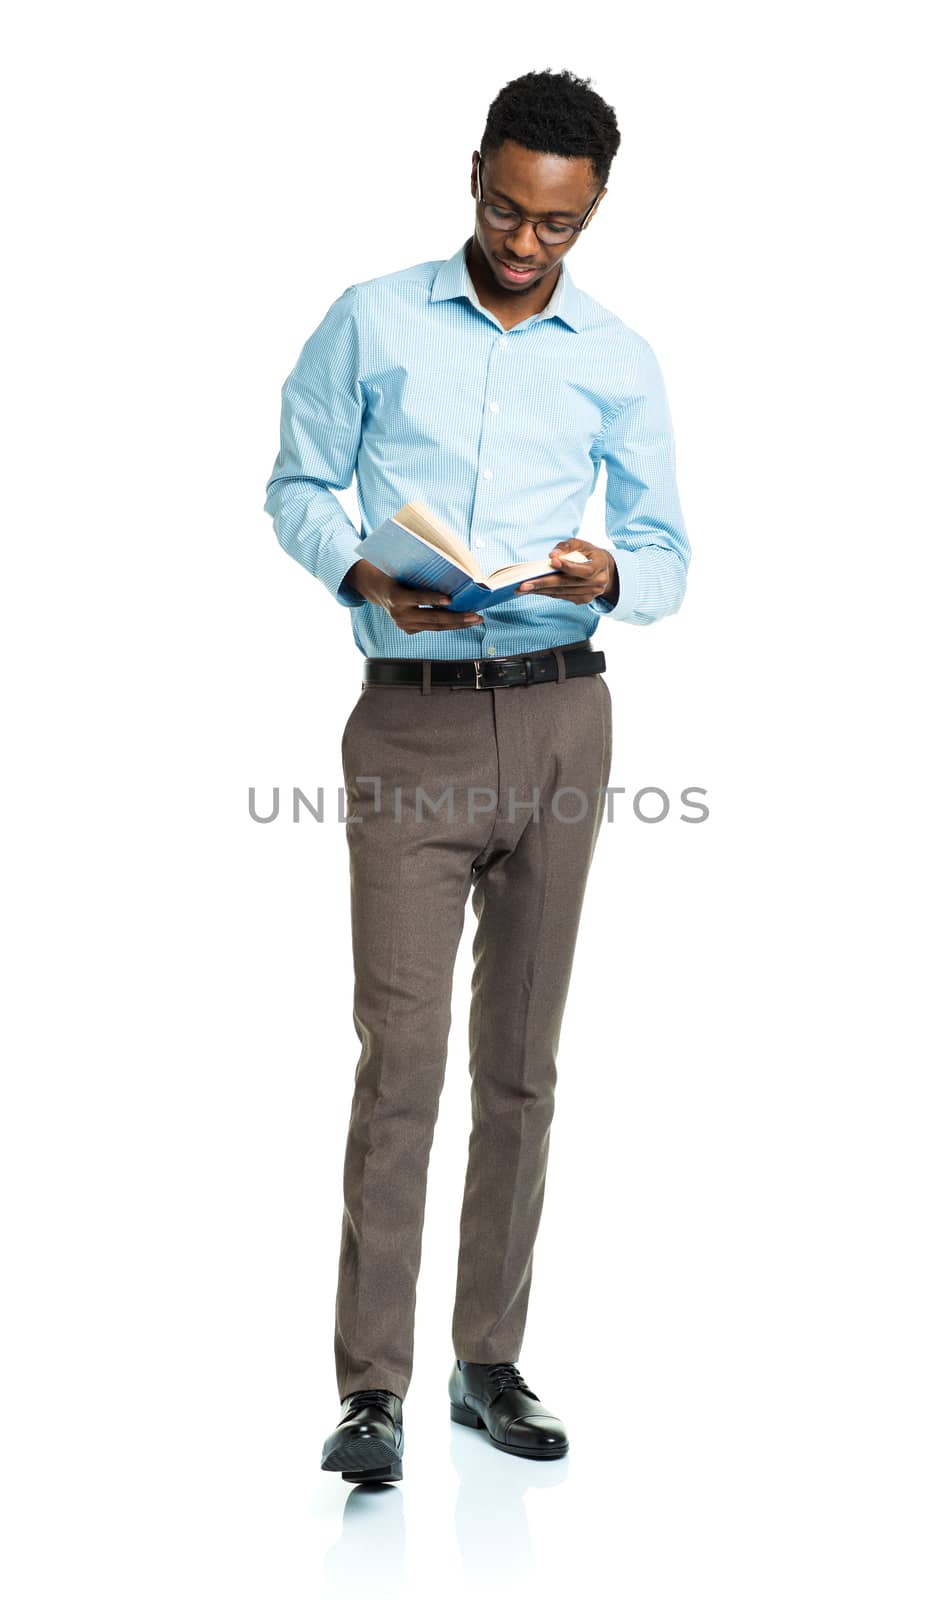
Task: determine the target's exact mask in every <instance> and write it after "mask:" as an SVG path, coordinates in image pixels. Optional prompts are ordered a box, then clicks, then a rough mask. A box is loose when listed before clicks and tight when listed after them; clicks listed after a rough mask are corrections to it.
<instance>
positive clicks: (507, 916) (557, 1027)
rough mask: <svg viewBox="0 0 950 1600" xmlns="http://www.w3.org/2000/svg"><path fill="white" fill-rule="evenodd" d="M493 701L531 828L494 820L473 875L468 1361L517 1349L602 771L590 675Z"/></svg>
mask: <svg viewBox="0 0 950 1600" xmlns="http://www.w3.org/2000/svg"><path fill="white" fill-rule="evenodd" d="M495 700H496V715H497V720H498V753H499V770H500V774H501V781H500V784H499V787H500V790H501V800H500V810H501V811H502V813H503V814H504V812H505V809H506V807H507V789H508V785H509V784H510V785H511V786H512V787H513V788H514V791H515V798H516V800H519V801H530V800H531V799H532V798H533V786H534V785H535V784H537V785H538V788H539V791H540V792H539V794H538V797H537V798H538V820H534V818H533V817H531V818H530V819H529V820H528V821H527V822H526V823H525V822H524V821H522V820H520V819H519V817H518V815H517V814H515V817H514V820H513V821H509V820H507V819H505V820H503V819H502V818H501V817H500V818H499V821H498V824H497V826H496V829H495V832H494V834H493V836H492V839H491V840H490V841H489V843H488V846H487V848H486V850H485V851H484V852H483V853H482V855H481V857H480V858H479V860H478V862H477V863H476V879H475V890H474V896H473V907H474V910H475V913H476V916H477V918H478V929H477V933H476V937H475V942H474V946H473V954H474V971H473V979H472V1003H471V1012H470V1019H469V1043H470V1072H471V1080H472V1088H471V1102H472V1131H471V1137H470V1142H469V1154H468V1168H467V1174H466V1181H465V1191H464V1199H463V1207H462V1217H461V1228H460V1241H459V1261H458V1279H457V1288H456V1300H455V1312H454V1319H453V1330H452V1331H453V1343H454V1349H455V1354H456V1355H457V1356H458V1357H460V1358H461V1359H462V1360H467V1361H479V1362H488V1361H515V1360H517V1359H518V1356H519V1353H520V1349H521V1343H522V1338H523V1334H524V1327H525V1320H526V1315H527V1306H528V1295H529V1290H530V1284H531V1273H532V1262H533V1250H534V1244H535V1239H536V1235H537V1232H538V1226H539V1222H540V1217H541V1209H542V1203H543V1198H544V1186H545V1177H546V1171H547V1161H548V1149H549V1138H550V1127H551V1121H552V1117H553V1113H554V1092H555V1081H556V1076H557V1073H556V1058H557V1050H558V1044H559V1040H560V1031H561V1022H562V1017H563V1012H564V1006H565V1002H566V998H567V991H568V984H569V980H570V974H571V969H572V964H573V958H574V951H575V946H576V940H577V934H578V928H579V923H580V916H581V909H582V904H583V898H584V891H585V887H586V882H587V876H588V869H589V866H590V862H591V858H592V855H593V851H594V846H595V844H596V840H597V836H598V834H599V830H600V826H601V822H602V817H603V810H604V793H603V791H604V789H605V787H606V784H607V781H608V777H609V770H610V760H611V710H610V695H609V691H608V690H607V686H606V683H605V681H604V680H603V679H602V678H600V677H599V676H597V675H594V676H591V677H586V678H579V679H568V680H567V681H566V682H563V683H554V682H551V683H546V684H541V685H537V686H535V687H532V688H530V689H525V690H514V691H512V690H501V691H497V692H496V696H495ZM575 790H579V791H581V793H582V794H583V795H586V797H587V810H586V815H585V814H584V813H583V806H582V802H581V799H580V797H579V795H578V794H577V793H575V792H574V791H575ZM523 815H524V813H522V816H523ZM574 817H577V818H579V820H575V821H570V820H566V819H568V818H574Z"/></svg>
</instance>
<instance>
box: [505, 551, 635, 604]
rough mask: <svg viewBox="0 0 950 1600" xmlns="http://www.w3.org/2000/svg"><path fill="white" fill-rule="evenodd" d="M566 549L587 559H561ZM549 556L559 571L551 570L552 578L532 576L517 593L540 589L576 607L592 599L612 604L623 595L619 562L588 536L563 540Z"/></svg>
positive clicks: (543, 592)
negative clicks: (553, 571)
mask: <svg viewBox="0 0 950 1600" xmlns="http://www.w3.org/2000/svg"><path fill="white" fill-rule="evenodd" d="M567 550H579V551H581V552H582V553H583V554H584V555H585V556H586V558H587V559H586V560H585V561H583V562H581V561H562V560H561V555H562V552H564V551H567ZM548 559H549V560H551V561H553V562H554V564H555V566H556V567H557V568H558V571H557V573H556V574H555V573H552V574H551V576H550V577H549V578H532V579H531V580H530V582H528V583H520V584H519V585H518V588H517V589H516V591H515V593H516V594H528V593H530V592H532V591H534V590H537V592H538V594H548V595H552V596H555V597H556V598H557V599H558V600H572V601H573V602H574V604H575V605H576V606H586V605H589V603H590V601H591V600H598V599H601V598H603V599H604V600H606V601H607V602H608V603H609V604H611V605H615V604H616V602H617V600H618V598H619V595H620V579H619V576H618V573H617V563H616V561H615V560H614V558H613V556H612V555H611V554H610V551H609V550H604V549H603V547H602V546H601V545H599V544H590V543H589V541H588V540H587V539H562V540H561V542H560V544H557V545H555V547H554V549H553V550H552V551H551V552H550V554H549V558H548Z"/></svg>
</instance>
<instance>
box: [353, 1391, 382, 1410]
mask: <svg viewBox="0 0 950 1600" xmlns="http://www.w3.org/2000/svg"><path fill="white" fill-rule="evenodd" d="M392 1403H393V1397H392V1395H391V1393H390V1391H389V1390H388V1389H357V1390H355V1391H354V1393H353V1394H348V1395H347V1397H346V1404H347V1406H350V1407H352V1406H354V1405H356V1404H359V1405H361V1406H383V1407H385V1409H386V1410H387V1411H388V1410H390V1408H391V1407H392Z"/></svg>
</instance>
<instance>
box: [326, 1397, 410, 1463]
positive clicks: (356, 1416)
mask: <svg viewBox="0 0 950 1600" xmlns="http://www.w3.org/2000/svg"><path fill="white" fill-rule="evenodd" d="M402 1448H403V1428H402V1401H401V1400H400V1398H399V1396H398V1395H396V1394H393V1392H392V1390H391V1389H357V1390H356V1391H355V1392H354V1393H353V1394H348V1395H346V1397H345V1398H344V1400H343V1414H342V1416H341V1418H340V1421H339V1423H338V1424H337V1426H336V1428H335V1429H334V1430H333V1432H332V1433H331V1435H330V1437H329V1439H327V1441H326V1443H325V1444H324V1446H323V1457H322V1460H321V1462H320V1465H321V1466H322V1468H323V1470H324V1472H342V1474H343V1478H344V1481H345V1482H346V1483H396V1482H398V1480H399V1479H400V1478H401V1477H402Z"/></svg>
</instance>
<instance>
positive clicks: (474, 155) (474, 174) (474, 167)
mask: <svg viewBox="0 0 950 1600" xmlns="http://www.w3.org/2000/svg"><path fill="white" fill-rule="evenodd" d="M477 174H478V151H477V150H473V151H472V181H471V185H470V188H471V191H472V199H473V200H474V199H475V197H476V195H477V194H478V183H477V181H476V179H477Z"/></svg>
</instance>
